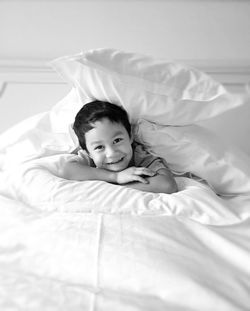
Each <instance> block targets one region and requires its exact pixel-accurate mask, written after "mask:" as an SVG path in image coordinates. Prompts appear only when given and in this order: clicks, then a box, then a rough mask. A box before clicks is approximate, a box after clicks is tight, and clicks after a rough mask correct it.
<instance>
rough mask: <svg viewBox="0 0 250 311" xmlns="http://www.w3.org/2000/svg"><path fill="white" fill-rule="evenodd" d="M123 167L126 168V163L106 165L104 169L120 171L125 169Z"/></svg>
mask: <svg viewBox="0 0 250 311" xmlns="http://www.w3.org/2000/svg"><path fill="white" fill-rule="evenodd" d="M125 168H127V166H126V165H110V166H109V167H106V169H108V170H109V171H112V172H121V171H123V170H125Z"/></svg>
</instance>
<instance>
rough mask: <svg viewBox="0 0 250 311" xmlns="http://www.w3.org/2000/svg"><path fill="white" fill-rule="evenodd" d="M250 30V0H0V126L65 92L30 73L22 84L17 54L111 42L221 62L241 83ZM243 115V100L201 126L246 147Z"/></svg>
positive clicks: (248, 127)
mask: <svg viewBox="0 0 250 311" xmlns="http://www.w3.org/2000/svg"><path fill="white" fill-rule="evenodd" d="M249 29H250V1H242V0H235V1H233V0H221V1H216V0H210V1H209V0H172V1H171V0H91V1H90V0H89V1H87V0H16V1H15V0H6V1H5V0H0V70H1V72H2V76H6V74H7V76H8V77H10V76H11V78H8V79H9V80H8V79H7V80H6V79H5V80H1V72H0V83H1V82H2V84H0V93H1V92H2V94H3V93H4V96H2V98H1V96H0V116H1V126H0V132H1V131H3V130H4V129H6V128H7V127H9V126H11V125H13V124H15V123H16V122H18V121H19V120H21V119H23V118H24V117H27V116H29V115H32V114H34V113H37V112H39V111H44V110H47V109H49V107H51V106H52V105H53V104H54V103H55V102H56V101H57V100H58V99H60V98H61V97H63V96H64V94H65V93H66V91H67V88H66V87H65V86H63V85H62V84H60V83H59V82H58V83H55V84H54V86H53V90H52V89H51V91H49V92H48V91H47V88H45V85H44V84H43V83H41V82H40V81H37V79H36V78H35V77H34V74H33V73H32V72H31V73H32V74H31V75H29V78H28V84H27V83H26V84H23V83H22V82H23V80H22V79H20V78H19V76H20V75H23V74H24V73H25V74H27V71H30V68H31V71H32V65H31V66H30V65H28V66H26V65H25V66H24V65H23V64H24V62H23V61H24V60H28V61H30V60H34V62H35V63H36V64H37V61H40V60H49V59H53V58H55V57H59V56H62V55H66V54H72V53H78V52H79V51H81V50H87V49H92V48H97V47H114V48H119V49H123V50H129V51H135V52H139V53H144V54H149V55H153V56H155V57H163V58H168V59H175V60H181V61H186V62H187V63H190V64H194V65H196V64H197V65H199V64H201V67H202V66H203V67H204V65H206V64H207V65H208V67H207V68H208V69H211V66H212V67H213V68H214V67H215V64H217V65H218V66H217V67H218V68H221V65H223V66H222V67H223V68H224V69H225V70H226V71H227V72H229V71H230V70H231V69H232V70H233V71H234V73H236V72H237V71H239V74H240V76H241V78H240V79H241V83H242V81H243V80H244V79H245V80H246V81H247V79H248V78H249V73H250V32H249ZM6 60H7V62H6ZM17 60H20V62H17ZM4 64H5V65H4ZM6 64H7V65H6ZM18 64H19V65H18ZM20 64H21V65H20ZM41 64H43V62H42V63H41ZM42 66H43V65H42ZM35 67H36V68H35V69H34V71H37V70H38V71H39V72H41V70H40V69H39V68H37V65H36V66H35ZM205 67H206V66H205ZM218 68H217V69H218ZM230 68H231V69H230ZM217 71H218V70H217ZM219 71H220V69H219ZM25 77H26V76H25ZM25 79H26V78H25ZM30 79H31V80H30ZM32 79H34V80H32ZM242 79H243V80H242ZM32 81H33V82H32ZM53 81H54V80H53ZM26 82H27V81H26ZM249 106H250V105H249ZM235 115H237V116H238V120H237V121H235ZM249 117H250V107H244V109H243V110H240V111H238V112H232V113H229V114H227V115H225V117H224V118H222V119H220V118H219V119H215V120H212V121H211V122H210V123H209V122H208V125H209V126H211V127H213V128H214V129H215V130H218V131H220V132H221V134H222V136H223V137H225V138H228V137H229V140H230V139H231V140H232V141H233V142H235V143H236V144H237V145H238V146H240V147H241V148H242V149H244V150H246V151H247V152H249V154H250V143H248V144H246V141H245V140H246V139H245V137H246V135H248V132H250V124H248V123H249V122H248V120H249ZM237 123H238V128H239V130H238V131H235V127H236V126H237ZM231 124H234V126H231ZM235 124H236V126H235Z"/></svg>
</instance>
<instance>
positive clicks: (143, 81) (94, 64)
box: [51, 49, 242, 125]
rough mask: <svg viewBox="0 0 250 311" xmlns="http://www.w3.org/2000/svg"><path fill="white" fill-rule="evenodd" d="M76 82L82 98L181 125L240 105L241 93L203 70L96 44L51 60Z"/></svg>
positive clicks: (63, 74)
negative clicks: (93, 47)
mask: <svg viewBox="0 0 250 311" xmlns="http://www.w3.org/2000/svg"><path fill="white" fill-rule="evenodd" d="M51 65H52V67H54V69H55V70H57V71H58V72H59V73H60V74H61V75H62V76H63V78H64V79H65V80H66V81H68V82H69V83H71V84H72V86H74V87H76V89H77V90H78V92H79V95H80V97H81V99H82V102H85V103H86V102H88V101H91V100H93V99H98V100H104V101H109V102H113V103H116V104H118V105H122V106H123V107H124V108H125V109H126V110H127V112H128V113H129V115H130V117H131V121H132V122H135V121H136V120H137V119H138V118H142V119H147V120H149V121H153V122H156V123H158V124H163V125H185V124H192V123H194V122H197V121H201V120H204V119H208V118H212V117H214V116H216V115H219V114H221V113H223V112H225V111H228V110H230V109H232V108H234V107H237V106H239V105H241V104H242V100H241V98H240V96H238V95H236V94H234V95H233V94H229V93H228V92H227V91H226V90H225V88H224V87H223V86H222V85H221V84H220V83H218V82H217V81H215V80H214V79H213V78H212V77H210V76H208V75H206V74H205V73H203V72H201V71H199V70H196V69H194V68H189V67H187V66H185V65H183V64H179V63H176V62H173V61H166V60H157V59H154V58H151V57H148V56H144V55H139V54H135V53H128V52H123V51H119V50H115V49H97V50H91V51H87V52H85V53H80V54H77V55H73V56H65V57H61V58H58V59H56V60H54V61H52V62H51Z"/></svg>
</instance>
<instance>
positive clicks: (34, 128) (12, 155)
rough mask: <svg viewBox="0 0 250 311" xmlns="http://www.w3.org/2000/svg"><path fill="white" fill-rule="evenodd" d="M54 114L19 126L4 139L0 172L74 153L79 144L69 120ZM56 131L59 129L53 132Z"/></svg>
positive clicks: (1, 140)
mask: <svg viewBox="0 0 250 311" xmlns="http://www.w3.org/2000/svg"><path fill="white" fill-rule="evenodd" d="M53 115H54V114H53V111H52V113H50V112H45V113H39V114H37V115H34V116H33V117H30V118H27V119H25V120H23V121H22V122H20V123H18V124H16V125H15V126H13V127H12V128H10V129H9V130H7V131H5V132H4V133H3V134H1V135H0V170H7V169H10V168H13V166H18V165H19V164H21V163H23V162H26V161H30V160H32V159H36V158H40V157H46V156H49V155H54V154H58V153H65V152H71V151H72V150H73V149H74V148H75V144H74V142H73V141H72V138H71V136H70V134H69V130H68V129H66V128H65V130H64V131H63V129H62V128H63V123H65V125H64V127H67V126H68V125H67V122H66V120H67V118H65V116H64V118H61V119H60V115H58V118H57V120H56V117H55V116H54V120H53V121H57V122H51V118H52V119H53ZM53 127H55V128H53Z"/></svg>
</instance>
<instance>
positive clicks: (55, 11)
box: [0, 0, 250, 60]
mask: <svg viewBox="0 0 250 311" xmlns="http://www.w3.org/2000/svg"><path fill="white" fill-rule="evenodd" d="M249 29H250V1H241V0H237V1H227V0H222V1H209V0H198V1H197V0H196V1H195V0H193V1H190V0H183V1H180V0H173V1H168V0H151V1H150V0H144V1H138V0H137V1H136V0H124V1H122V0H113V1H112V0H99V1H98V0H91V1H87V0H82V1H81V0H68V1H66V0H64V1H63V0H61V1H59V0H40V1H39V0H26V1H25V0H23V1H22V0H17V1H13V0H9V1H8V0H6V1H0V42H1V49H0V58H54V57H57V56H60V55H64V54H70V53H74V52H78V51H79V50H81V49H90V48H96V47H106V46H108V47H116V48H121V49H128V50H132V51H136V52H142V53H147V54H148V53H149V54H153V55H155V56H160V57H167V58H173V59H237V60H238V59H245V58H246V59H249V52H250V35H249Z"/></svg>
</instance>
